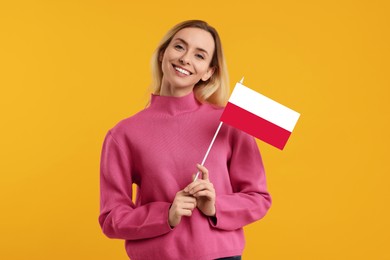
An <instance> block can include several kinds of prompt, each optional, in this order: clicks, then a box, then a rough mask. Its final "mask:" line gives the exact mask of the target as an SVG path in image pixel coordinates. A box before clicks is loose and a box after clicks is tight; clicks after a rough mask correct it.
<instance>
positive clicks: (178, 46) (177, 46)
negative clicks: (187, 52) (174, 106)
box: [174, 44, 184, 50]
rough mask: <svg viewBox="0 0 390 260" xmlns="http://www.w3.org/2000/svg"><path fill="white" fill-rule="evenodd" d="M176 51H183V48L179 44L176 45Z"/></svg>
mask: <svg viewBox="0 0 390 260" xmlns="http://www.w3.org/2000/svg"><path fill="white" fill-rule="evenodd" d="M174 48H175V49H176V50H184V47H183V46H181V45H180V44H176V45H175V47H174Z"/></svg>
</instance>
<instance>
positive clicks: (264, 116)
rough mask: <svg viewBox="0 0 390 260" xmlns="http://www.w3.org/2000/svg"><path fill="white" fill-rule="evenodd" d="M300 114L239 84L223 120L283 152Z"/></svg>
mask: <svg viewBox="0 0 390 260" xmlns="http://www.w3.org/2000/svg"><path fill="white" fill-rule="evenodd" d="M299 116H300V114H299V113H298V112H296V111H294V110H292V109H290V108H288V107H285V106H283V105H281V104H279V103H278V102H276V101H274V100H272V99H270V98H268V97H266V96H264V95H262V94H260V93H258V92H256V91H254V90H252V89H250V88H248V87H246V86H244V85H243V84H241V83H237V84H236V86H235V87H234V89H233V92H232V94H231V96H230V98H229V101H228V104H227V105H226V107H225V110H224V111H223V113H222V116H221V118H220V120H221V121H222V122H224V123H226V124H228V125H231V126H233V127H235V128H238V129H240V130H242V131H244V132H246V133H248V134H250V135H252V136H254V137H256V138H258V139H260V140H262V141H264V142H266V143H268V144H270V145H272V146H275V147H277V148H279V149H280V150H283V148H284V146H285V145H286V143H287V140H288V139H289V137H290V135H291V132H292V131H293V129H294V127H295V124H296V123H297V121H298V118H299Z"/></svg>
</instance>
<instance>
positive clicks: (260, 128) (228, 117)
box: [220, 102, 291, 150]
mask: <svg viewBox="0 0 390 260" xmlns="http://www.w3.org/2000/svg"><path fill="white" fill-rule="evenodd" d="M220 120H221V121H222V122H224V123H226V124H228V125H231V126H233V127H236V128H238V129H240V130H242V131H244V132H247V133H248V134H250V135H253V136H254V137H256V138H258V139H260V140H262V141H264V142H266V143H268V144H270V145H273V146H275V147H277V148H279V149H280V150H283V148H284V146H285V145H286V143H287V140H288V138H289V137H290V135H291V132H289V131H287V130H286V129H284V128H281V127H279V126H277V125H275V124H273V123H271V122H269V121H267V120H265V119H263V118H261V117H259V116H257V115H255V114H253V113H251V112H248V111H247V110H245V109H242V108H241V107H239V106H236V105H234V104H232V103H230V102H228V104H227V105H226V107H225V110H224V111H223V113H222V116H221V119H220Z"/></svg>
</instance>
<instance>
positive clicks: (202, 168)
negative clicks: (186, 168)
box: [196, 163, 209, 180]
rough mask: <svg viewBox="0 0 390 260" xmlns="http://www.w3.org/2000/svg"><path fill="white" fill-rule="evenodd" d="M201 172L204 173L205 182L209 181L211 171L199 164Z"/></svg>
mask: <svg viewBox="0 0 390 260" xmlns="http://www.w3.org/2000/svg"><path fill="white" fill-rule="evenodd" d="M196 167H197V168H198V170H199V171H201V172H202V179H203V180H209V171H208V170H207V168H206V167H204V166H203V165H200V164H199V163H198V164H197V165H196Z"/></svg>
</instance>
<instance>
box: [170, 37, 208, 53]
mask: <svg viewBox="0 0 390 260" xmlns="http://www.w3.org/2000/svg"><path fill="white" fill-rule="evenodd" d="M175 40H179V41H181V42H183V43H184V44H185V45H187V46H188V42H186V41H185V40H183V39H182V38H176V39H175ZM196 49H197V50H199V51H202V52H205V53H206V54H207V55H209V53H208V52H207V51H206V50H205V49H202V48H199V47H197V48H196Z"/></svg>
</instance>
